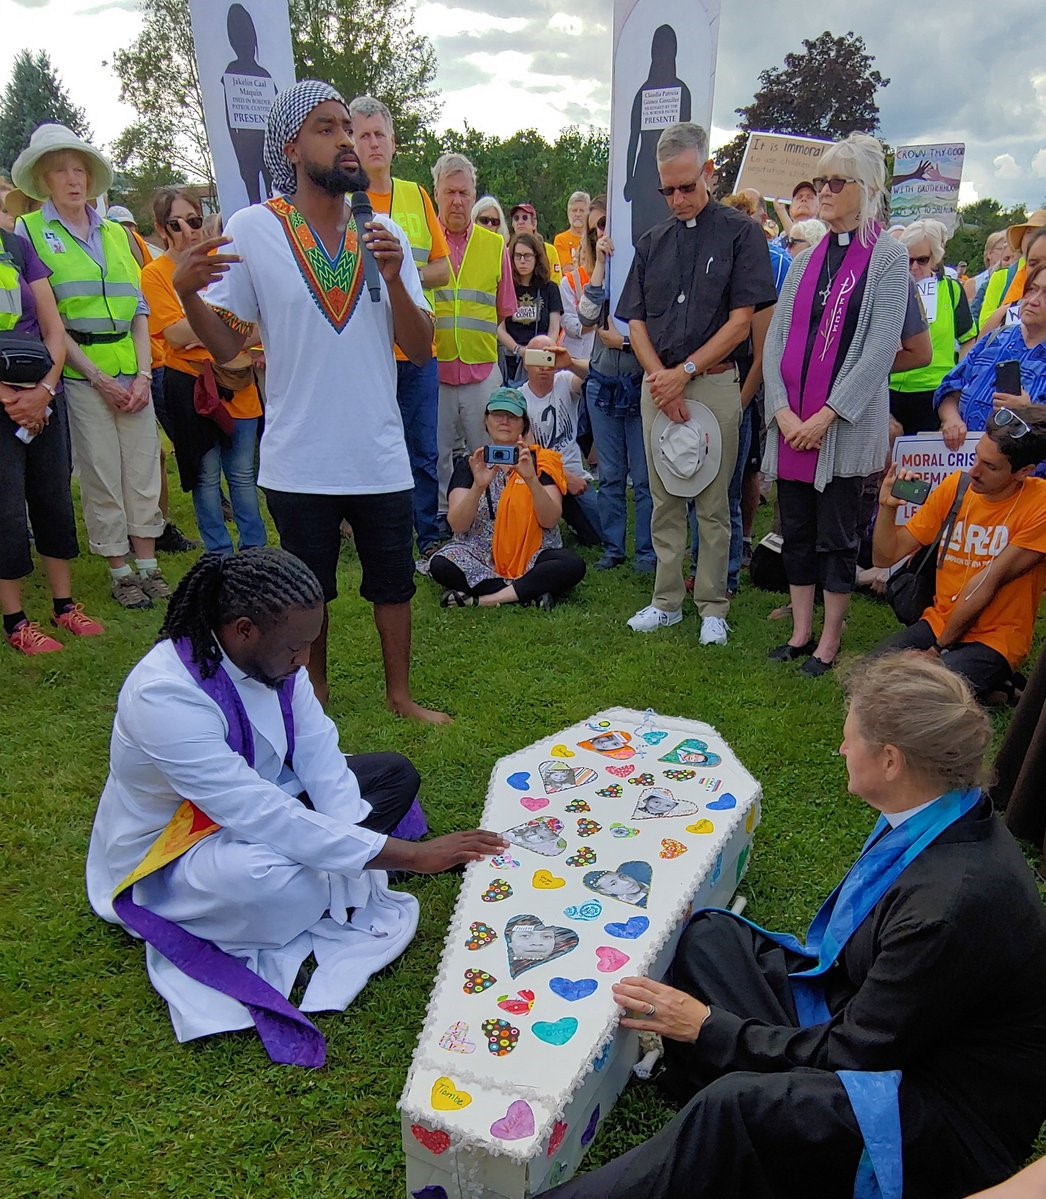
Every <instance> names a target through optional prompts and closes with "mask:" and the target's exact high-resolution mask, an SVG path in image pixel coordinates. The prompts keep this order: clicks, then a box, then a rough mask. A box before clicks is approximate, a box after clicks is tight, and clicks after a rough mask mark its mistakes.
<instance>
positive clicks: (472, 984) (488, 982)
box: [461, 970, 498, 995]
mask: <svg viewBox="0 0 1046 1199" xmlns="http://www.w3.org/2000/svg"><path fill="white" fill-rule="evenodd" d="M497 981H498V980H497V979H496V978H495V977H494V975H493V974H488V973H487V972H486V970H466V971H465V985H464V986H463V987H462V988H461V989H462V990H463V991H464V992H465V994H466V995H482V994H483V992H484V991H487V990H489V989H490V988H491V987H492V986H493V985H494V984H495V983H496V982H497Z"/></svg>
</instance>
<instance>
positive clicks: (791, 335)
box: [777, 225, 879, 483]
mask: <svg viewBox="0 0 1046 1199" xmlns="http://www.w3.org/2000/svg"><path fill="white" fill-rule="evenodd" d="M878 237H879V226H878V225H872V226H871V228H870V229H869V230H868V241H867V244H866V243H864V242H862V240H861V239H860V237H858V236H857V234H856V233H855V234H853V235H852V239H851V241H850V247H849V249H848V250H847V251H846V255H845V257H844V258H843V261H842V263H841V264H840V266H839V270H838V272H837V274H836V276H835V278H834V279H833V280H832V284H831V290H830V291H829V293H828V300H827V302H826V303H825V306H824V312H823V313H822V314H821V323H820V325H818V328H817V336H816V338H815V340H814V346H813V349H812V350H811V352H810V362H809V364H808V365H807V364H806V345H807V341H808V340H809V333H810V323H811V321H812V319H813V307H814V297H815V296H816V295H817V292H818V286H817V285H818V283H819V282H820V280H821V270H822V267H823V266H824V263H825V260H826V259H827V257H828V245H829V242H830V240H831V234H829V235H828V236H827V237H825V238H823V239H822V240H821V243H820V245H817V246H815V247H814V249H813V250H812V251H811V252H810V259H809V261H808V262H807V264H806V269H805V270H804V271H803V277H802V278H801V279H800V280H799V287H798V289H797V290H796V293H795V301H794V303H793V304H792V322H791V325H790V326H789V329H788V337H787V338H786V340H785V348H784V355H783V356H782V358H781V378H782V380H783V381H784V385H785V391H786V393H787V395H788V406H789V408H791V410H792V411H793V412H794V413H795V414H796V416H798V417H800V418H801V419H802V420H806V419H808V418H809V417H811V416H813V415H814V414H815V413H817V412H820V411H821V409H822V408H823V407H824V406H825V405H826V404H827V403H828V395H829V392H830V391H831V390H832V368H833V367H834V366H835V360H836V358H837V356H838V354H839V340H840V337H841V336H842V331H843V324H844V322H845V320H846V313H847V310H848V309H849V307H850V301H851V299H852V298H853V294H854V289H855V288H856V286H857V283H858V281H859V280H860V279H861V277H862V276H863V275H864V274H865V272H866V271H867V270H868V263H869V262H870V261H871V257H872V250H873V249H874V248H875V243H876V240H877V239H878ZM804 365H806V382H805V385H804V382H803V367H804ZM819 452H820V451H819V450H794V449H792V447H791V446H790V445H789V444H788V443H787V442H786V441H785V439H784V438H783V437H781V438H780V439H779V442H778V451H777V455H778V459H777V460H778V468H777V474H778V478H781V479H789V480H793V481H795V482H798V483H812V482H813V481H814V475H815V473H816V471H817V455H818V453H819Z"/></svg>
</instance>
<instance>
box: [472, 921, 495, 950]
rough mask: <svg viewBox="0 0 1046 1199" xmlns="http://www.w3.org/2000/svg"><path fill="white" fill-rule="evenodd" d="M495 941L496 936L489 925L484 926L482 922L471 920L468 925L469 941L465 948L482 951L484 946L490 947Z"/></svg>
mask: <svg viewBox="0 0 1046 1199" xmlns="http://www.w3.org/2000/svg"><path fill="white" fill-rule="evenodd" d="M497 939H498V934H497V933H496V932H495V931H494V930H493V929H492V928H491V927H490V925H489V924H484V923H483V921H482V920H473V922H472V923H471V924H470V925H469V939H468V940H467V941H466V942H465V948H466V949H482V948H483V947H484V946H485V945H490V944H492V943H493V942H494V941H496V940H497Z"/></svg>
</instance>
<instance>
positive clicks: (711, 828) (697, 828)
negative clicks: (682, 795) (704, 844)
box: [686, 820, 715, 835]
mask: <svg viewBox="0 0 1046 1199" xmlns="http://www.w3.org/2000/svg"><path fill="white" fill-rule="evenodd" d="M686 831H687V832H688V833H697V834H699V835H701V834H704V833H714V832H715V825H714V824H713V823H712V822H711V820H699V821H698V822H697V824H688V825H687V826H686Z"/></svg>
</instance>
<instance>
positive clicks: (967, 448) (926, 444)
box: [893, 433, 983, 525]
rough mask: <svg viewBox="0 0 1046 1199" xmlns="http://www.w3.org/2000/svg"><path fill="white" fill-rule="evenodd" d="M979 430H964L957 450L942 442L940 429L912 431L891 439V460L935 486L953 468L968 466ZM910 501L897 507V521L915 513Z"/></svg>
mask: <svg viewBox="0 0 1046 1199" xmlns="http://www.w3.org/2000/svg"><path fill="white" fill-rule="evenodd" d="M981 437H983V434H982V433H968V434H967V436H966V440H965V441H964V442H963V443H962V445H961V446H959V448H958V449H957V450H950V449H948V447H947V446H946V445H945V444H944V437H943V436H942V435H941V434H940V433H915V434H913V435H912V436H911V437H898V438H897V440H896V441H895V442H894V443H893V462H894V465H895V466H896V467H897V469H898V470H910V471H911V472H912V473H913V474H914V475H917V476H918V477H919V478H920V479H923V480H925V481H926V482H927V483H929V484H930V486H931V487H937V486H938V485H939V484H940V483H942V482H943V481H944V480H945V479H947V478H948V476H949V475H954V474H955V472H956V471H957V470H967V471H968V470H969V469H970V467H971V466H973V464H974V461H975V460H976V458H977V443H978V442H979V441H980V439H981ZM915 512H916V507H915V505H914V504H902V505H901V506H900V507H899V508H898V509H897V523H898V524H899V525H903V524H905V523H906V522H907V521H909V520H911V518H912V517H913V516H914V515H915Z"/></svg>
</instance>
